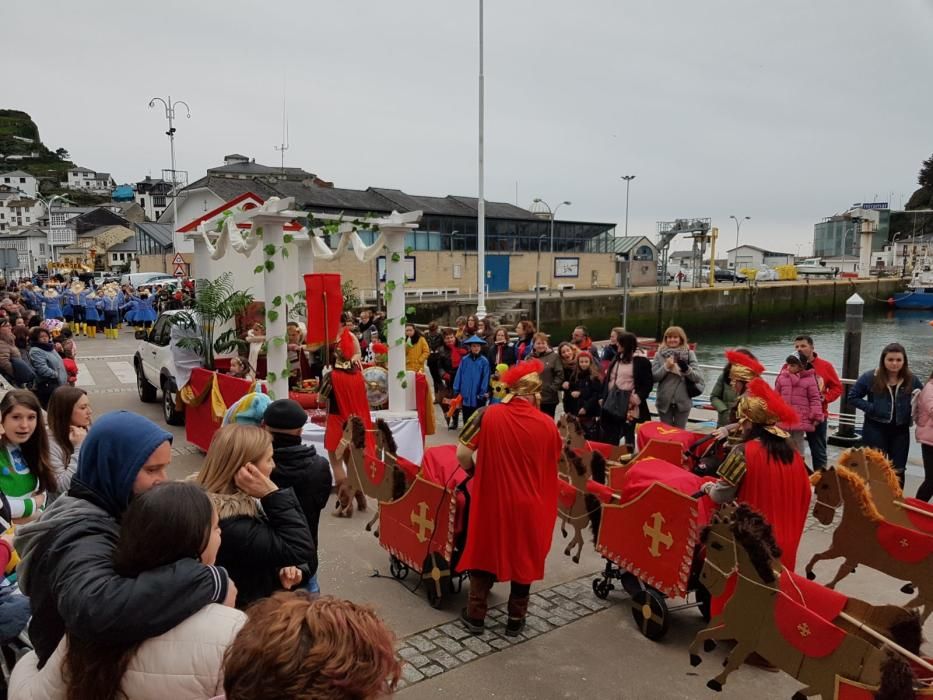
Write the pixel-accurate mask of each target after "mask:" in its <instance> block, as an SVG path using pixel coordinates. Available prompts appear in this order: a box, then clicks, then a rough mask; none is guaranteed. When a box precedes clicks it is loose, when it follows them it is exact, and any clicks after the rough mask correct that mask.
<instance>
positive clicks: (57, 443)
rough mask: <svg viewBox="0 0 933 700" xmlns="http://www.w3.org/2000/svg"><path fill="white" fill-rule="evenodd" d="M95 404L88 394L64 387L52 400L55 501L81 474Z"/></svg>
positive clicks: (50, 447)
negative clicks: (81, 458) (83, 446)
mask: <svg viewBox="0 0 933 700" xmlns="http://www.w3.org/2000/svg"><path fill="white" fill-rule="evenodd" d="M92 415H93V411H92V410H91V402H90V400H89V399H88V395H87V392H86V391H85V390H84V389H79V388H77V387H73V386H60V387H58V388H57V389H56V390H55V391H53V392H52V397H51V398H50V399H49V411H48V418H47V422H48V426H49V464H50V466H51V467H52V474H53V475H54V477H55V487H54V488H53V489H52V491H51V492H50V494H49V495H50V497H51V498H52V500H54V498H55V497H57V496H60V495H61V494H63V493H65V492H66V491H67V490H68V487H69V486H70V485H71V477H73V476H74V474H75V472H76V471H77V470H78V454H79V451H80V449H81V443H83V442H84V438H86V437H87V431H88V430H89V429H90V427H91V417H92Z"/></svg>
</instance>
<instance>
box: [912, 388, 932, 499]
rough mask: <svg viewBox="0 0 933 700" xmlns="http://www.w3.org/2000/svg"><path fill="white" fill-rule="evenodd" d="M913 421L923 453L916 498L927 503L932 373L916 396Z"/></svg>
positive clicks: (930, 476) (929, 493) (930, 441)
mask: <svg viewBox="0 0 933 700" xmlns="http://www.w3.org/2000/svg"><path fill="white" fill-rule="evenodd" d="M914 421H915V422H916V423H917V442H919V443H920V450H921V452H922V454H923V483H922V484H920V488H919V489H917V499H918V500H921V501H926V502H928V503H929V501H930V498H931V497H933V374H931V375H930V378H929V379H927V383H926V384H924V385H923V390H922V391H921V392H920V395H919V396H917V403H916V404H914Z"/></svg>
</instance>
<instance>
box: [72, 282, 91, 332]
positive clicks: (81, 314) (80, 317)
mask: <svg viewBox="0 0 933 700" xmlns="http://www.w3.org/2000/svg"><path fill="white" fill-rule="evenodd" d="M80 284H81V289H80V290H79V291H78V296H77V298H76V302H75V324H77V328H76V329H75V335H81V334H82V333H83V334H84V337H85V338H86V337H87V312H86V311H85V309H84V305H85V303H86V302H87V295H88V294H90V293H91V292H92V291H93V290H92V289H90V288H89V287H86V286H85V285H84V283H83V282H81V283H80Z"/></svg>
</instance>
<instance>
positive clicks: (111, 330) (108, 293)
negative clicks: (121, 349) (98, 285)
mask: <svg viewBox="0 0 933 700" xmlns="http://www.w3.org/2000/svg"><path fill="white" fill-rule="evenodd" d="M100 308H101V312H102V313H103V315H104V335H105V336H106V337H107V338H109V339H110V340H116V339H117V338H118V337H119V335H118V331H117V325H118V324H119V322H120V301H119V299H118V298H117V288H116V285H112V284H107V285H104V286H103V288H102V289H101V300H100Z"/></svg>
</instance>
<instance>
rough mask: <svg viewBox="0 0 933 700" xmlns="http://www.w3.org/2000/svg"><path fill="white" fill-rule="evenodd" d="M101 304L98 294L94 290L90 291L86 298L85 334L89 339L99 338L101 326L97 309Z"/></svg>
mask: <svg viewBox="0 0 933 700" xmlns="http://www.w3.org/2000/svg"><path fill="white" fill-rule="evenodd" d="M99 303H100V299H98V298H97V293H96V292H95V291H94V290H93V289H91V290H88V293H87V295H85V296H84V334H85V335H86V336H87V337H88V338H96V337H97V327H98V325H100V311H98V309H97V305H98V304H99Z"/></svg>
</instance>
